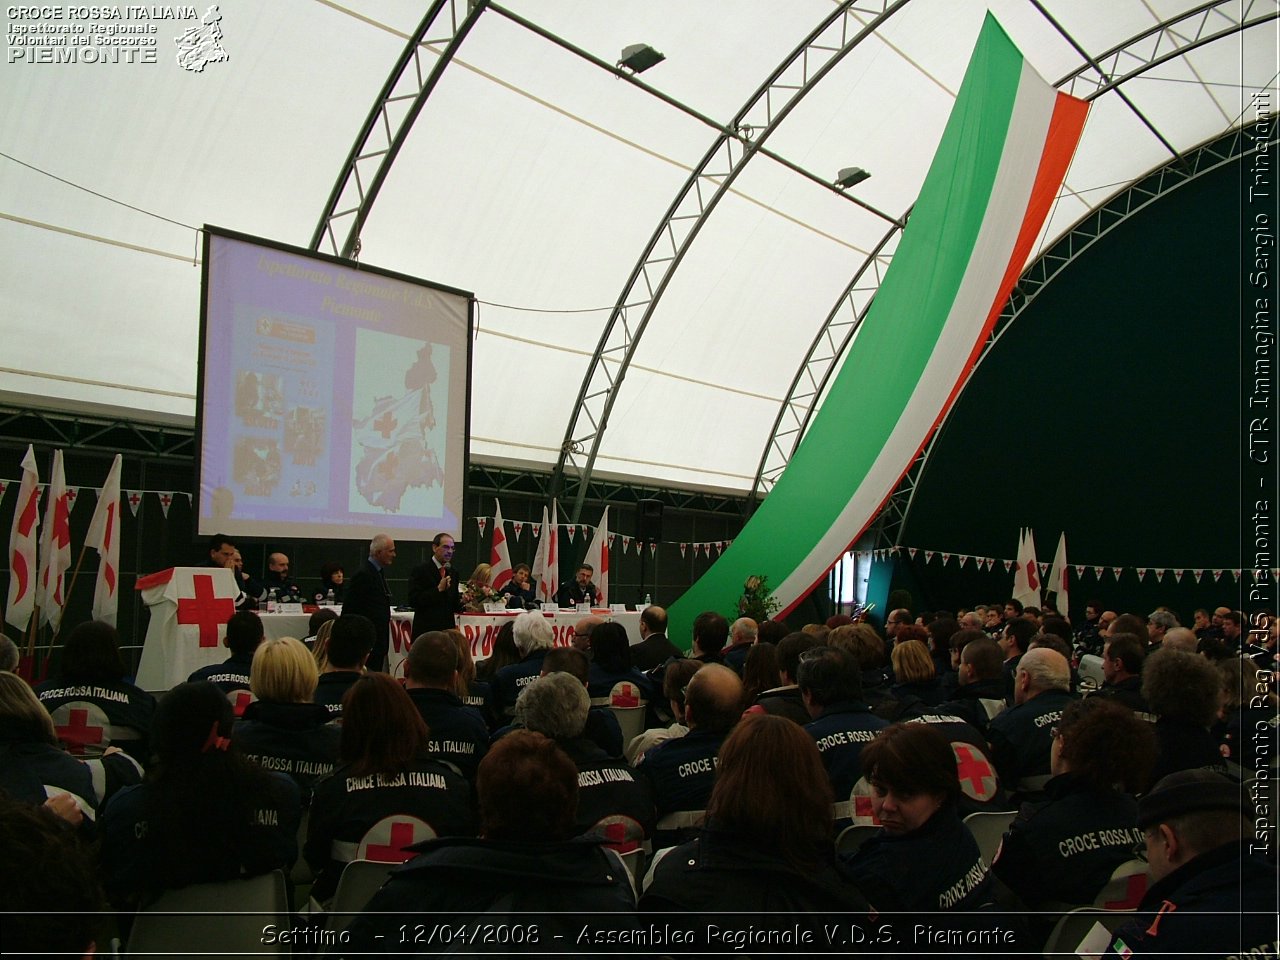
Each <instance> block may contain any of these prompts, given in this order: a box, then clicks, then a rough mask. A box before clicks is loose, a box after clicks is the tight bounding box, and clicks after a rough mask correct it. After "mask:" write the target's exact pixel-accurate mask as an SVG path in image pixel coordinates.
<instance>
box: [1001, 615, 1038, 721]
mask: <svg viewBox="0 0 1280 960" xmlns="http://www.w3.org/2000/svg"><path fill="white" fill-rule="evenodd" d="M1005 610H1006V611H1008V606H1007V605H1006V607H1005ZM1035 635H1036V627H1035V624H1033V623H1032V622H1031V621H1030V620H1025V619H1023V617H1022V616H1021V614H1019V615H1018V616H1015V617H1006V618H1005V624H1004V633H1002V634H1001V635H1000V640H999V643H1000V649H1001V650H1002V651H1003V652H1004V701H1005V704H1006V705H1007V706H1010V707H1012V706H1013V704H1014V698H1013V690H1014V686H1015V683H1014V677H1015V676H1016V674H1017V672H1018V663H1019V661H1021V660H1022V656H1023V654H1025V653H1026V652H1027V648H1028V646H1029V645H1030V644H1031V638H1032V637H1034V636H1035Z"/></svg>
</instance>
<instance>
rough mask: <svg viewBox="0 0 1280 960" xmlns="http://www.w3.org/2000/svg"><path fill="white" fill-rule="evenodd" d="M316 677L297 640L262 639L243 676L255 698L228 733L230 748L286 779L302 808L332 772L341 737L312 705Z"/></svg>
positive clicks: (319, 708) (326, 713)
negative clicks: (246, 676) (298, 794)
mask: <svg viewBox="0 0 1280 960" xmlns="http://www.w3.org/2000/svg"><path fill="white" fill-rule="evenodd" d="M325 626H328V624H325ZM319 679H320V673H319V671H318V670H317V669H316V661H315V658H314V657H312V656H311V654H310V653H309V652H307V648H306V647H305V646H303V645H302V641H300V640H295V639H294V638H293V637H278V638H276V639H274V640H264V641H263V642H262V643H261V644H259V645H258V649H257V651H256V652H255V653H254V655H253V666H252V667H251V668H250V672H249V687H250V689H251V690H252V691H253V695H254V696H255V697H257V699H256V700H255V701H254V702H253V703H251V704H249V706H248V707H246V708H245V711H244V717H243V718H242V719H241V720H240V721H238V722H237V723H236V725H235V729H234V731H233V732H232V734H231V742H232V745H233V746H235V748H236V749H237V750H239V751H240V752H241V753H243V754H244V755H245V756H247V757H248V758H249V759H250V760H252V761H254V762H255V763H257V764H258V765H259V766H262V767H265V768H266V769H268V770H277V771H279V772H281V773H287V774H288V775H289V776H290V777H292V778H293V781H294V782H295V783H296V784H297V785H298V789H299V790H300V791H301V792H302V805H303V806H304V807H305V806H309V805H310V803H311V789H312V787H313V786H314V784H315V782H316V780H318V779H319V778H320V777H322V776H324V775H326V774H328V773H331V772H333V765H334V762H335V761H336V760H337V759H338V743H339V740H340V739H341V736H342V732H341V730H340V729H339V728H338V727H337V726H334V725H331V724H330V723H329V711H328V709H327V708H326V707H325V706H324V705H323V704H319V703H315V702H314V697H315V693H316V684H317V682H318V681H319Z"/></svg>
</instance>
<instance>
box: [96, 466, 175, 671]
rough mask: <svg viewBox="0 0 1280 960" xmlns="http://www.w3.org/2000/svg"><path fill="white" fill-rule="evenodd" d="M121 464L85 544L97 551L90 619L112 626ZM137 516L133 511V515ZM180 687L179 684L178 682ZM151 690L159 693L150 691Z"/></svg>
mask: <svg viewBox="0 0 1280 960" xmlns="http://www.w3.org/2000/svg"><path fill="white" fill-rule="evenodd" d="M120 464H121V456H120V454H118V453H117V454H116V458H115V460H114V461H112V463H111V470H110V471H109V472H108V473H107V482H106V483H105V484H103V485H102V491H101V492H100V493H99V494H98V505H97V506H96V507H94V509H93V519H92V520H90V521H89V532H88V533H86V534H85V538H84V544H85V546H86V547H92V548H93V549H94V550H97V551H98V577H97V583H96V584H95V586H94V588H93V619H95V620H105V621H106V622H107V623H110V624H112V625H114V624H115V622H116V613H117V611H118V610H119V607H120V598H119V596H118V595H117V592H116V591H117V590H118V589H119V588H120ZM135 513H136V511H135ZM178 682H179V683H180V682H181V681H178ZM151 689H153V690H159V689H162V688H160V687H152V688H151Z"/></svg>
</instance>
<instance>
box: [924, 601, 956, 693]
mask: <svg viewBox="0 0 1280 960" xmlns="http://www.w3.org/2000/svg"><path fill="white" fill-rule="evenodd" d="M925 630H926V631H927V632H928V635H929V642H928V646H929V656H930V657H932V658H933V669H934V675H935V676H936V677H937V678H938V681H939V683H941V680H942V678H943V677H944V676H945V675H946V674H947V672H948V671H949V670H950V669H951V638H952V637H953V636H955V635H956V634H957V633H959V632H960V624H959V623H957V622H956V621H955V620H953V619H952V618H951V617H949V616H945V615H944V616H941V617H938V618H937V619H936V620H933V621H930V623H929V625H928V626H927V627H925Z"/></svg>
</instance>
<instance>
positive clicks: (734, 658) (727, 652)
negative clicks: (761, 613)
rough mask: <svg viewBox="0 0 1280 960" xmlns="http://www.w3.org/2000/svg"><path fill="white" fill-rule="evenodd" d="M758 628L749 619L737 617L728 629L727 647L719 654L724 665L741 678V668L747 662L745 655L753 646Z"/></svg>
mask: <svg viewBox="0 0 1280 960" xmlns="http://www.w3.org/2000/svg"><path fill="white" fill-rule="evenodd" d="M759 632H760V627H759V626H758V625H757V624H756V622H755V621H754V620H752V619H751V618H750V617H739V618H738V619H737V620H735V621H733V625H732V626H731V627H729V646H727V647H725V649H724V651H723V652H722V654H721V657H722V659H723V660H724V665H725V666H726V667H728V668H729V669H730V670H732V671H733V672H734V673H736V674H737V675H738V676H742V668H743V666H744V665H745V664H746V662H747V654H748V653H749V652H750V650H751V648H752V646H754V645H755V642H756V637H757V636H758V635H759Z"/></svg>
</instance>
